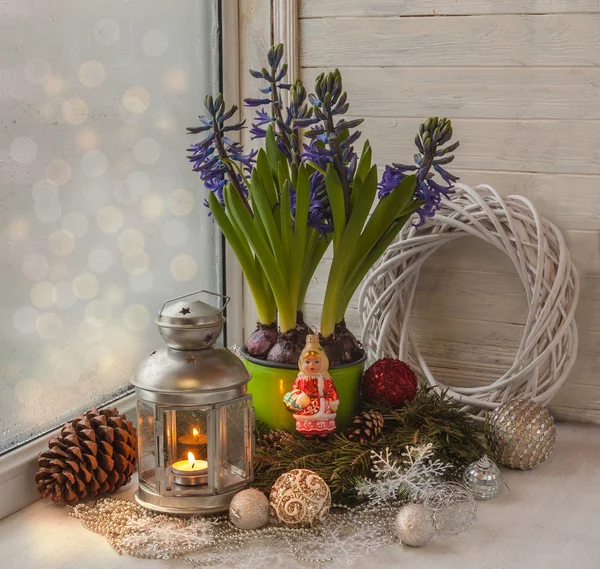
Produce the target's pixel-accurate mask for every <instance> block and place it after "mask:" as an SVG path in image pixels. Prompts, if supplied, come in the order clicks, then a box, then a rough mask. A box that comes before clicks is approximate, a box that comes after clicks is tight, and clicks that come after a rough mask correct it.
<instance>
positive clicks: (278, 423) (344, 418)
mask: <svg viewBox="0 0 600 569" xmlns="http://www.w3.org/2000/svg"><path fill="white" fill-rule="evenodd" d="M242 355H243V356H244V365H245V366H246V369H247V370H248V371H249V372H250V374H251V375H252V379H251V380H250V383H249V384H248V392H249V393H251V394H252V403H253V405H254V412H255V413H256V416H257V417H258V418H259V419H260V420H261V421H264V422H265V423H267V425H269V427H271V428H272V429H285V430H287V431H293V430H294V429H295V427H296V422H295V421H294V417H293V416H292V414H291V413H290V412H289V411H288V410H287V409H286V407H285V405H284V404H283V396H284V395H285V394H286V393H287V392H288V391H291V390H292V386H293V384H294V380H295V379H296V376H297V375H298V368H297V367H296V366H292V365H286V364H276V363H272V362H266V361H264V360H259V359H256V358H253V357H251V356H249V355H247V354H245V353H243V352H242ZM366 359H367V358H366V356H363V358H362V359H361V360H360V361H358V362H355V363H352V364H345V365H341V366H337V367H333V368H330V369H329V374H330V375H331V377H332V378H333V382H334V383H335V388H336V390H337V392H338V395H339V396H340V406H339V407H338V410H337V416H336V425H337V428H338V430H339V431H341V432H343V431H345V430H346V429H347V428H348V427H349V426H350V424H351V423H352V419H353V418H354V416H355V415H356V414H357V413H358V411H359V408H360V379H361V377H362V373H363V370H364V367H365V361H366Z"/></svg>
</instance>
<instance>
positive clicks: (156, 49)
mask: <svg viewBox="0 0 600 569" xmlns="http://www.w3.org/2000/svg"><path fill="white" fill-rule="evenodd" d="M168 48H169V39H168V38H167V36H166V35H165V34H164V33H163V32H161V31H160V30H150V31H148V32H146V33H145V34H144V35H143V36H142V51H143V52H144V53H145V54H146V55H147V56H149V57H160V56H161V55H163V54H164V53H165V52H166V51H167V49H168Z"/></svg>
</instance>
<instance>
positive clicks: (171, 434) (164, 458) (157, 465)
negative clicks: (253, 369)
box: [133, 291, 254, 514]
mask: <svg viewBox="0 0 600 569" xmlns="http://www.w3.org/2000/svg"><path fill="white" fill-rule="evenodd" d="M201 292H204V293H207V292H208V291H197V292H193V293H190V294H188V295H185V296H181V297H178V298H174V299H171V300H168V301H167V302H165V304H164V305H163V307H162V309H161V311H160V313H159V315H158V319H157V320H156V324H157V325H158V327H159V330H160V333H161V335H162V337H163V338H164V340H165V342H166V343H167V346H165V347H163V348H161V349H159V350H156V351H154V352H152V353H151V354H150V355H149V356H148V357H147V358H146V359H145V360H144V361H142V362H141V363H140V365H139V367H138V370H137V372H136V375H135V379H134V381H133V384H134V385H135V388H136V396H137V400H138V474H139V488H138V491H137V493H136V495H135V499H136V501H137V502H138V504H141V505H142V506H144V507H146V508H149V509H151V510H155V511H159V512H166V513H173V514H195V513H200V514H210V513H216V512H221V511H225V510H227V508H228V507H229V502H230V501H231V499H232V498H233V496H234V495H235V494H236V493H237V492H239V491H240V490H242V489H244V488H246V487H248V485H249V484H250V482H251V481H252V478H253V471H252V454H253V450H254V435H253V428H254V413H253V410H252V396H251V395H248V394H246V384H247V383H248V381H250V374H249V373H248V371H247V370H246V368H245V367H244V365H243V364H242V362H241V361H240V359H239V358H238V357H237V356H235V355H234V354H232V353H231V352H230V351H229V350H227V349H225V348H222V347H220V346H213V343H214V342H215V340H216V339H217V338H218V336H219V334H220V333H221V329H222V326H223V320H224V318H223V314H222V313H223V309H224V308H225V305H226V304H227V302H228V301H229V299H228V298H227V297H224V298H226V302H225V305H224V306H223V308H221V309H218V308H214V307H213V306H210V305H208V304H206V303H204V302H201V301H198V300H195V301H192V302H188V301H186V300H184V299H187V298H189V297H190V296H192V295H195V294H198V293H201ZM208 294H214V293H208ZM216 296H221V295H216Z"/></svg>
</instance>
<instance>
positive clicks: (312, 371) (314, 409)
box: [283, 335, 340, 437]
mask: <svg viewBox="0 0 600 569" xmlns="http://www.w3.org/2000/svg"><path fill="white" fill-rule="evenodd" d="M298 367H299V368H300V373H298V377H296V381H294V386H293V389H292V391H290V392H289V393H286V394H285V396H284V398H283V401H284V403H285V405H286V407H287V408H288V410H289V411H291V412H292V413H294V419H296V430H297V431H298V432H299V433H301V434H303V435H304V436H306V437H324V436H327V435H328V434H330V433H333V432H334V431H335V415H336V411H337V409H338V406H339V404H340V401H339V397H338V394H337V391H336V390H335V385H334V384H333V379H332V378H331V376H330V375H329V373H328V369H329V360H328V359H327V355H326V354H325V350H323V348H322V347H321V345H320V344H319V337H318V336H316V335H308V336H307V337H306V346H305V347H304V350H302V353H301V354H300V359H299V360H298Z"/></svg>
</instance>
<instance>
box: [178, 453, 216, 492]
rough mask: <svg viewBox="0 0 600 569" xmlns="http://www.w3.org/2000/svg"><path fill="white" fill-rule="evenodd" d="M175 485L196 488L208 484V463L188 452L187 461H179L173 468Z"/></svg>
mask: <svg viewBox="0 0 600 569" xmlns="http://www.w3.org/2000/svg"><path fill="white" fill-rule="evenodd" d="M171 471H172V472H173V478H174V481H175V484H181V485H183V486H195V485H198V484H205V483H206V475H207V472H208V462H206V460H200V459H196V457H195V456H194V453H193V452H188V457H187V460H178V461H177V462H175V463H173V466H171Z"/></svg>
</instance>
